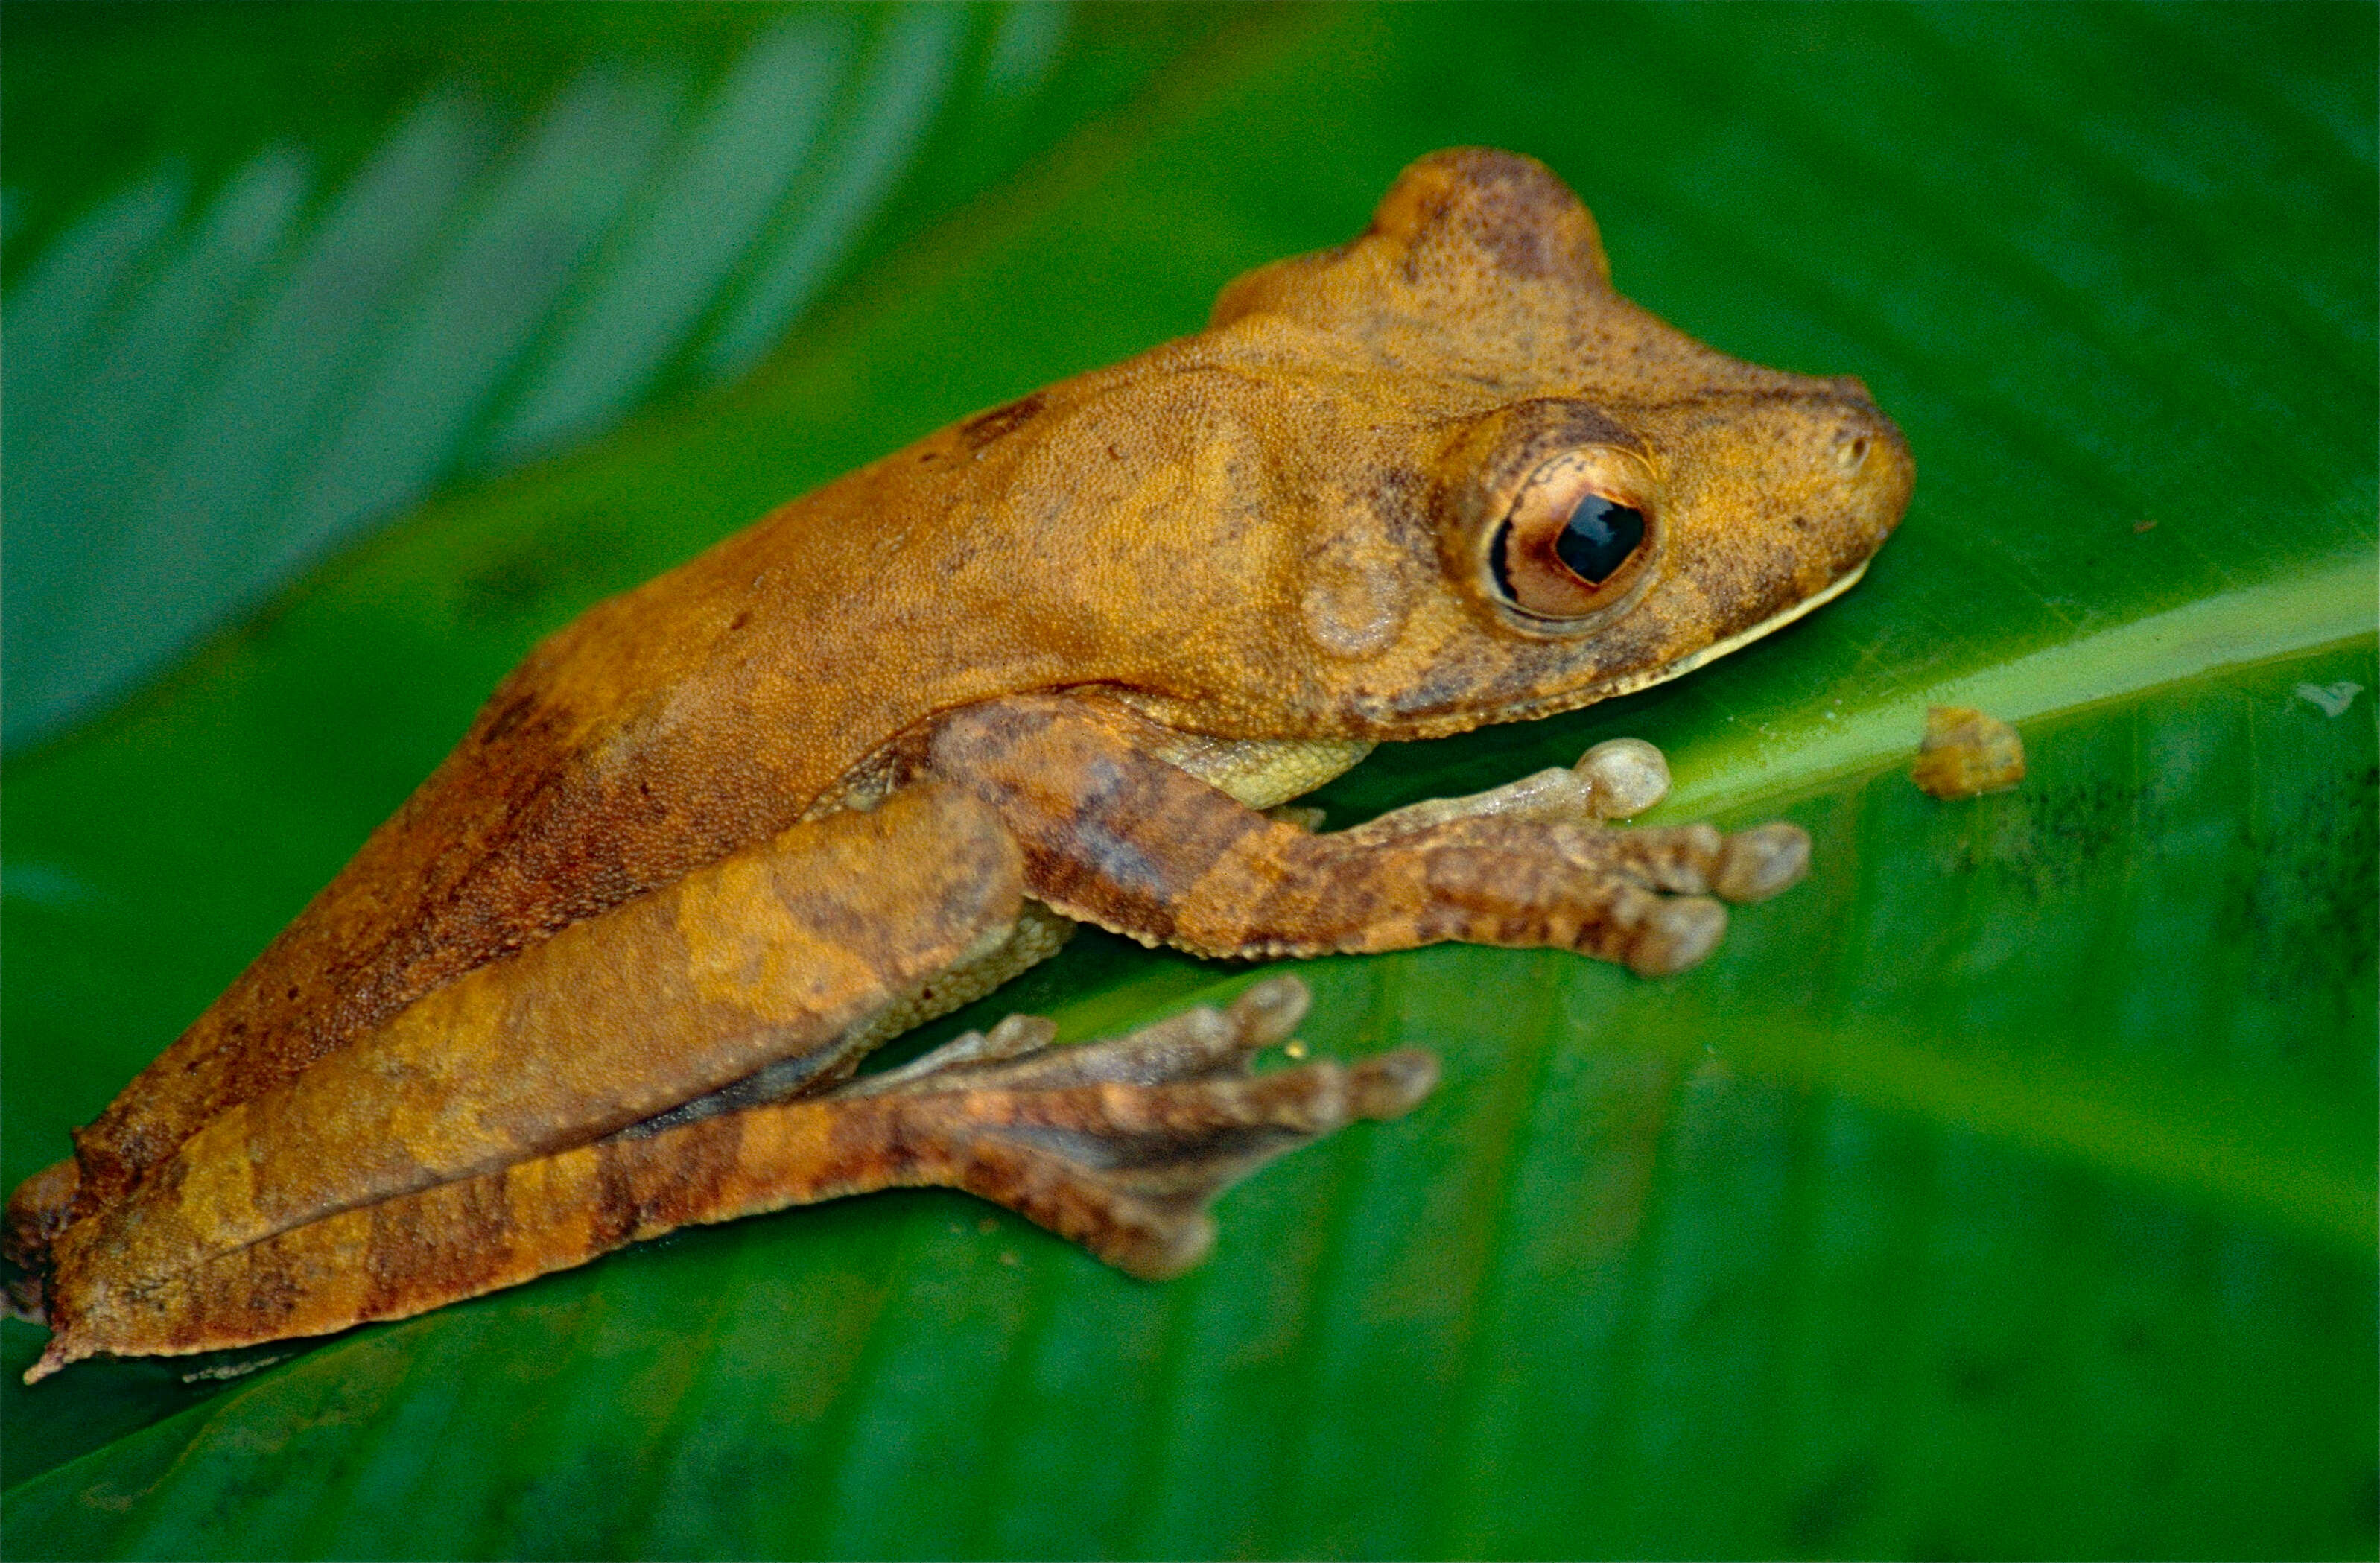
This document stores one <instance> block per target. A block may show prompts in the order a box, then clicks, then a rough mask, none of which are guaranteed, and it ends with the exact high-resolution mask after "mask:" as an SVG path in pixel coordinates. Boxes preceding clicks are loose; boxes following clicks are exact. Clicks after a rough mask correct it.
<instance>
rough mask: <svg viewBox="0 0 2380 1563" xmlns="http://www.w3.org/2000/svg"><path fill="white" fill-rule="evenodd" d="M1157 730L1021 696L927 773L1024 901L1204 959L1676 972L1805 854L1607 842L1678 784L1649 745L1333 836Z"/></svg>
mask: <svg viewBox="0 0 2380 1563" xmlns="http://www.w3.org/2000/svg"><path fill="white" fill-rule="evenodd" d="M1151 726H1152V724H1150V723H1148V722H1147V719H1145V718H1142V717H1140V716H1137V715H1136V714H1135V713H1133V712H1131V711H1129V710H1126V709H1123V708H1122V707H1121V706H1118V705H1116V704H1114V703H1112V702H1108V701H1103V700H1100V699H1098V698H1097V697H1079V696H1040V697H1019V698H1012V699H1008V700H1002V701H998V702H992V703H989V704H986V705H983V706H979V707H974V708H970V709H966V710H963V711H959V712H955V713H953V715H952V716H950V717H948V718H946V719H945V720H944V721H942V723H941V725H940V727H939V728H938V729H937V730H936V731H935V732H934V733H933V734H932V735H931V736H930V738H929V740H928V742H927V745H926V752H925V756H924V763H925V765H926V766H927V768H928V769H929V771H930V772H932V773H933V774H936V775H939V776H941V777H944V778H947V779H949V780H951V781H953V782H960V783H962V784H965V785H967V786H970V787H972V788H974V789H975V791H976V792H977V794H978V795H980V796H982V797H983V798H984V799H985V800H986V801H988V802H990V804H991V805H992V806H993V807H994V808H995V809H996V810H998V811H999V813H1000V814H1001V817H1002V819H1003V820H1004V821H1005V822H1006V824H1007V825H1008V828H1009V830H1011V832H1012V833H1013V834H1014V836H1015V837H1016V839H1017V840H1018V841H1019V842H1021V843H1022V844H1023V846H1024V848H1025V857H1026V886H1027V889H1028V891H1030V893H1032V894H1033V895H1035V896H1038V897H1039V898H1040V899H1042V900H1044V901H1046V902H1048V903H1050V905H1051V906H1053V907H1055V908H1057V909H1058V910H1059V911H1061V912H1063V913H1066V914H1067V915H1071V916H1075V917H1080V918H1083V919H1084V920H1086V921H1089V922H1095V923H1098V924H1099V925H1100V926H1102V927H1108V928H1111V929H1113V930H1115V931H1118V932H1121V933H1125V934H1129V935H1131V936H1133V937H1135V938H1137V939H1143V940H1146V941H1147V942H1150V943H1156V942H1160V941H1162V942H1169V943H1172V944H1176V945H1179V946H1182V947H1184V948H1185V949H1189V950H1194V951H1199V952H1201V953H1206V954H1225V955H1243V956H1270V955H1311V954H1321V953H1326V952H1332V951H1343V952H1354V951H1381V950H1398V949H1409V948H1412V947H1414V946H1416V945H1422V944H1432V943H1439V942H1442V941H1447V940H1459V941H1463V942H1467V943H1474V944H1497V945H1507V946H1515V947H1542V946H1553V947H1559V948H1564V949H1571V950H1576V951H1581V952H1583V953H1585V954H1589V955H1595V956H1599V957H1601V958H1603V959H1605V960H1611V961H1621V962H1625V963H1627V964H1628V965H1629V966H1630V967H1631V968H1633V970H1635V971H1637V972H1639V973H1643V974H1645V975H1660V974H1666V973H1670V972H1677V971H1682V970H1684V969H1685V968H1686V967H1688V966H1691V965H1693V964H1694V963H1695V962H1697V961H1699V960H1701V959H1702V958H1703V957H1704V956H1705V955H1706V954H1708V953H1709V951H1710V950H1711V947H1712V946H1713V945H1715V944H1716V943H1717V942H1718V939H1719V936H1720V935H1721V934H1722V933H1723V932H1724V931H1725V929H1726V927H1727V913H1726V910H1725V908H1724V907H1723V906H1722V905H1721V904H1720V900H1728V901H1757V900H1760V899H1763V898H1765V897H1767V896H1769V895H1773V894H1775V893H1777V892H1778V891H1781V890H1783V889H1785V888H1786V887H1787V886H1789V885H1791V884H1792V883H1793V882H1794V881H1795V880H1797V879H1798V878H1801V876H1802V873H1803V869H1804V868H1805V866H1806V865H1807V863H1808V855H1809V843H1808V839H1807V838H1806V837H1805V836H1804V835H1803V833H1802V832H1801V830H1799V829H1797V828H1796V827H1793V826H1791V825H1767V826H1762V827H1760V828H1758V829H1756V830H1747V831H1743V832H1740V833H1738V834H1735V835H1732V836H1729V835H1722V834H1721V833H1720V832H1718V831H1717V830H1713V829H1711V828H1710V827H1709V826H1707V825H1691V826H1684V827H1678V828H1673V829H1660V830H1610V829H1606V828H1605V827H1604V825H1603V823H1602V821H1603V819H1604V818H1607V817H1610V816H1616V815H1620V814H1623V813H1633V812H1635V810H1636V809H1638V808H1641V807H1645V806H1649V804H1650V803H1651V802H1652V801H1654V800H1655V799H1656V798H1658V793H1659V790H1660V789H1661V788H1662V787H1665V786H1666V782H1667V773H1666V769H1657V766H1656V762H1657V761H1658V756H1654V757H1652V758H1651V759H1650V760H1648V759H1647V757H1646V751H1649V745H1627V746H1625V747H1623V748H1621V749H1617V750H1613V749H1600V750H1598V751H1597V752H1595V753H1592V754H1591V755H1590V757H1589V760H1588V761H1587V762H1583V765H1584V768H1585V769H1584V770H1583V771H1581V772H1577V773H1573V775H1572V777H1571V779H1570V780H1569V781H1567V782H1563V781H1558V780H1552V779H1549V778H1548V777H1547V776H1539V777H1533V778H1528V779H1525V780H1524V781H1523V782H1517V783H1513V784H1512V785H1511V786H1509V787H1505V788H1499V789H1496V790H1495V791H1493V792H1490V793H1486V794H1478V795H1477V796H1476V797H1474V798H1469V799H1445V800H1436V801H1433V802H1430V803H1425V804H1419V805H1415V806H1413V807H1412V808H1409V809H1403V810H1399V811H1397V812H1396V813H1394V814H1390V815H1384V816H1382V817H1381V818H1379V819H1378V820H1375V821H1373V822H1372V823H1371V824H1369V825H1366V826H1362V827H1358V828H1357V829H1355V830H1346V831H1341V832H1337V833H1335V834H1320V835H1318V834H1311V833H1308V832H1306V831H1305V830H1299V829H1297V828H1296V827H1295V826H1293V825H1291V824H1287V823H1283V822H1281V821H1279V820H1276V819H1272V818H1268V817H1267V816H1265V815H1263V814H1260V813H1258V812H1257V811H1256V810H1254V809H1252V808H1248V807H1245V806H1242V805H1241V804H1239V803H1237V802H1235V801H1234V800H1233V799H1232V798H1231V797H1229V796H1227V795H1225V794H1222V793H1220V792H1218V791H1217V790H1215V789H1214V788H1212V787H1209V786H1208V785H1207V784H1206V783H1204V782H1200V781H1198V780H1197V779H1196V778H1195V777H1193V776H1191V775H1188V774H1187V773H1185V772H1184V771H1183V770H1181V769H1177V768H1175V767H1174V766H1172V765H1169V764H1167V763H1165V762H1164V761H1163V760H1161V759H1159V758H1156V757H1154V756H1153V754H1152V753H1151V751H1152V750H1159V751H1161V750H1162V749H1163V748H1164V747H1165V738H1164V735H1163V734H1162V733H1159V732H1152V731H1151ZM1557 774H1559V773H1557ZM1714 898H1717V899H1714Z"/></svg>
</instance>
